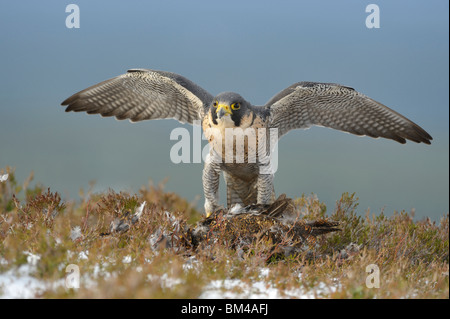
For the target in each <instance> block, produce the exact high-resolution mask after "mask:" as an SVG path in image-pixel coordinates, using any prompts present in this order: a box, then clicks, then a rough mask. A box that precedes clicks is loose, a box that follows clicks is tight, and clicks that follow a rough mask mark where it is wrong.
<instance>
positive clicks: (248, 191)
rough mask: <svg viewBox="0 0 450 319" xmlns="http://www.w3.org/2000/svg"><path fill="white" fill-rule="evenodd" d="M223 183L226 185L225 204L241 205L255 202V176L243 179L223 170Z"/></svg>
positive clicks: (229, 205)
mask: <svg viewBox="0 0 450 319" xmlns="http://www.w3.org/2000/svg"><path fill="white" fill-rule="evenodd" d="M223 176H224V178H225V184H226V185H227V206H228V208H230V207H231V206H233V205H234V204H241V205H243V206H247V205H251V204H255V203H256V200H257V178H254V179H252V180H250V181H244V180H242V179H240V178H238V177H234V176H233V175H231V174H229V173H227V172H225V171H224V172H223Z"/></svg>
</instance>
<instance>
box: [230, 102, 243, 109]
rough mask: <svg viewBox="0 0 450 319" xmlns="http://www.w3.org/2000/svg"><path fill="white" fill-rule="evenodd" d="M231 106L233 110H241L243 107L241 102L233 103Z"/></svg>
mask: <svg viewBox="0 0 450 319" xmlns="http://www.w3.org/2000/svg"><path fill="white" fill-rule="evenodd" d="M231 108H232V109H233V110H239V109H240V108H241V103H233V104H231Z"/></svg>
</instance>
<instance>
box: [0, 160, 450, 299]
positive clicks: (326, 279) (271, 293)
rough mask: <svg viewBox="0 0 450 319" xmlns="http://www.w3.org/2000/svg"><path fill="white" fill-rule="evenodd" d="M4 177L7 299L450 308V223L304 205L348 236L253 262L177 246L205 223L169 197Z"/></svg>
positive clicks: (259, 253)
mask: <svg viewBox="0 0 450 319" xmlns="http://www.w3.org/2000/svg"><path fill="white" fill-rule="evenodd" d="M6 173H8V178H7V179H6V177H4V178H2V181H1V182H0V212H1V214H0V297H2V298H449V278H448V273H449V268H448V262H449V245H448V241H449V217H448V214H447V215H445V216H443V217H442V218H441V220H440V221H436V222H434V221H431V220H429V219H423V220H415V219H414V216H413V212H386V213H377V214H370V213H369V212H366V211H364V210H361V209H359V208H358V199H357V197H356V195H355V194H347V193H344V194H343V195H342V197H341V198H340V199H338V200H337V201H336V206H335V207H334V208H333V209H330V208H327V207H325V205H324V204H323V203H321V202H320V201H319V200H318V199H317V197H316V196H314V195H309V196H305V195H301V194H300V195H299V198H297V199H295V205H296V209H297V210H298V212H299V214H300V215H301V216H302V218H304V219H307V220H314V219H318V218H329V219H331V220H336V221H339V222H340V227H341V229H342V231H340V232H335V233H331V234H327V235H324V236H322V237H320V238H319V240H318V241H317V243H316V244H315V245H314V246H313V247H309V248H308V249H306V250H305V251H304V253H302V254H297V255H294V256H287V257H283V258H273V257H272V256H271V255H270V253H269V249H268V247H267V245H268V243H266V242H261V241H260V242H255V243H253V244H252V245H250V246H249V247H248V248H247V249H245V250H234V249H233V248H232V247H231V246H230V245H229V243H227V242H226V241H224V240H216V241H214V242H213V243H211V244H209V245H205V246H199V247H197V248H196V249H195V250H194V249H191V248H186V247H181V246H178V245H175V244H174V243H175V241H176V240H178V241H179V240H181V239H180V237H182V234H183V232H182V231H181V230H182V229H183V227H193V226H194V225H195V224H196V222H198V221H199V220H201V218H202V215H201V212H199V211H198V210H197V209H196V208H195V205H193V204H191V203H189V202H188V201H186V200H185V199H183V198H180V197H179V196H178V195H177V194H174V193H170V192H165V191H164V188H163V186H162V185H156V186H155V185H152V184H150V185H148V186H145V187H142V188H141V190H140V191H139V193H138V194H129V193H124V192H120V193H117V192H114V191H112V190H110V191H108V192H105V193H102V194H94V193H92V192H90V191H87V192H86V193H82V194H81V200H78V201H72V200H62V199H61V197H60V195H59V194H58V193H56V192H53V191H52V190H51V189H50V188H45V187H43V186H42V185H40V184H36V185H35V186H33V187H30V180H31V178H29V179H28V180H26V181H25V182H23V183H19V182H18V181H16V179H15V176H14V172H13V170H12V169H11V168H6V169H3V170H0V176H5V174H6ZM144 202H145V203H146V204H144V205H143V203H144ZM139 210H141V213H142V214H141V217H140V218H139V220H138V221H137V222H136V223H134V224H130V227H129V229H127V230H126V231H120V232H119V231H112V232H111V223H112V222H113V221H115V220H116V221H117V218H120V217H121V216H124V214H125V213H126V212H129V213H131V214H135V213H136V212H138V211H139ZM116 224H117V223H116ZM163 237H164V238H165V240H164V241H161V238H163ZM78 274H79V277H77V276H78ZM77 278H79V281H77ZM77 283H79V288H73V286H74V285H75V286H76V285H77Z"/></svg>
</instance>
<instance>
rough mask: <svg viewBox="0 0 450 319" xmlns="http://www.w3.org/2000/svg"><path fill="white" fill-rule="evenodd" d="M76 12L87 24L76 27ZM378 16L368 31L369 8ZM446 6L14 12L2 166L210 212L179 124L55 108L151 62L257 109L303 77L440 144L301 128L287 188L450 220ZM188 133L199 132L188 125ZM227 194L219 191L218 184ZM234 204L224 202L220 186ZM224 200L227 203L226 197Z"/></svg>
mask: <svg viewBox="0 0 450 319" xmlns="http://www.w3.org/2000/svg"><path fill="white" fill-rule="evenodd" d="M69 3H76V4H77V5H78V6H79V7H80V11H81V28H80V29H68V28H66V26H65V20H66V16H67V15H68V13H66V12H65V8H66V5H68V4H69ZM370 3H376V4H378V6H379V8H380V14H381V15H380V17H381V28H380V29H368V28H366V26H365V20H366V17H367V15H368V13H366V12H365V8H366V6H367V5H368V4H370ZM448 7H449V3H448V1H444V0H434V1H406V0H404V1H361V0H354V1H332V0H330V1H241V0H239V1H225V2H223V3H219V2H218V1H92V0H90V1H81V0H79V1H72V2H69V1H67V2H64V1H2V2H1V4H0V46H1V50H0V66H1V69H0V70H1V71H0V168H4V167H6V166H7V165H11V166H14V167H15V168H16V174H17V175H18V177H19V179H24V178H25V177H26V176H28V174H29V173H30V172H31V171H34V173H35V180H37V181H39V182H42V183H43V184H44V185H45V186H50V187H51V189H52V190H53V191H58V192H60V193H62V194H63V195H64V196H65V197H66V198H74V199H76V198H77V196H78V190H79V189H80V188H84V189H86V188H88V183H89V181H91V180H95V181H96V187H95V190H98V191H100V190H105V189H107V188H109V187H111V188H113V189H115V190H121V189H124V190H130V191H137V190H138V189H139V187H140V186H141V185H146V184H147V183H148V180H149V178H150V179H152V180H153V181H155V182H159V181H161V180H162V179H164V178H165V177H169V181H168V183H167V185H166V189H167V190H171V191H176V192H178V193H179V194H181V195H182V196H184V197H186V198H187V199H188V200H190V201H194V199H195V198H196V197H197V198H198V205H199V206H201V204H202V201H203V195H202V187H201V171H202V167H203V164H179V165H176V164H173V163H171V161H170V157H169V152H170V148H171V147H172V146H173V144H174V143H175V142H174V141H170V140H169V135H170V132H171V130H172V129H173V128H175V127H178V126H179V123H178V122H176V121H173V120H165V121H153V122H148V121H147V122H140V123H136V124H130V123H129V122H128V121H122V122H120V121H116V120H115V119H113V118H101V117H100V116H88V115H86V114H78V113H76V114H75V113H65V112H64V109H63V107H61V106H60V105H59V104H60V103H61V101H62V100H64V99H65V98H67V97H68V96H70V95H71V94H73V93H75V92H77V91H79V90H81V89H84V88H86V87H88V86H90V85H93V84H95V83H97V82H100V81H102V80H105V79H108V78H111V77H113V76H116V75H119V74H122V73H124V72H125V71H126V70H127V69H129V68H134V67H143V68H153V69H160V70H167V71H172V72H177V73H180V74H182V75H184V76H186V77H188V78H190V79H192V80H193V81H194V82H196V83H198V84H199V85H201V86H202V87H204V88H205V89H207V90H208V91H210V92H211V93H212V94H217V93H219V92H221V91H229V90H232V91H237V92H239V93H240V94H241V95H243V96H244V97H245V98H247V99H248V100H249V101H251V102H253V103H254V104H264V103H265V102H266V101H267V100H268V99H269V98H270V97H271V96H272V95H274V94H275V93H277V92H278V91H280V90H281V89H283V88H285V87H287V86H289V85H290V84H292V83H294V82H297V81H305V80H307V81H322V82H337V83H341V84H345V85H348V86H352V87H354V88H355V89H357V90H358V91H360V92H362V93H364V94H366V95H368V96H370V97H372V98H374V99H376V100H378V101H380V102H382V103H384V104H386V105H388V106H390V107H391V108H393V109H395V110H396V111H398V112H400V113H401V114H403V115H405V116H407V117H408V118H410V119H411V120H412V121H414V122H416V123H418V124H419V125H421V126H422V127H423V128H425V129H426V130H427V131H428V132H429V133H430V134H431V135H432V136H433V138H434V141H433V144H432V145H431V146H428V145H424V144H415V143H412V142H410V143H407V144H406V145H401V144H398V143H396V142H393V141H390V140H380V139H377V140H375V139H371V138H368V137H357V136H353V135H349V134H343V133H341V132H337V131H334V130H331V129H325V128H316V127H315V128H312V129H310V130H306V131H295V132H291V133H290V134H288V135H287V136H285V137H284V138H283V139H282V140H281V142H280V144H279V169H278V172H277V174H276V179H275V180H276V182H275V187H276V191H277V193H282V192H285V193H287V194H288V195H289V196H299V195H301V194H302V193H305V194H310V193H315V194H317V196H318V198H319V199H320V200H321V201H324V202H325V203H326V204H327V206H328V210H329V211H331V210H333V208H334V205H335V201H336V200H337V199H338V198H339V197H340V195H341V194H342V193H343V192H356V193H357V196H358V197H359V198H360V207H359V211H360V213H364V212H365V211H366V210H367V208H369V207H370V211H371V212H372V213H375V214H378V213H380V211H381V210H383V209H384V212H385V213H386V214H392V212H393V211H394V210H403V209H405V210H407V211H410V210H411V209H412V208H415V210H416V216H417V217H418V218H422V217H424V216H429V217H431V218H432V219H436V220H437V219H439V218H440V217H441V216H443V215H444V214H446V213H448V211H449V208H448V207H449V195H448V191H449V94H448V92H449V91H448V85H449V83H448V82H449V81H448V79H449V77H448V75H449V74H448V72H449V71H448V70H449V63H448V61H449V59H448V57H449V51H448V47H449V42H448V36H449V34H448V33H449V32H448V22H449V19H448V9H449V8H448ZM186 127H187V128H188V129H189V130H190V127H189V126H186ZM222 190H223V187H222ZM221 194H222V195H223V194H224V192H223V191H222V193H221ZM222 201H223V197H222Z"/></svg>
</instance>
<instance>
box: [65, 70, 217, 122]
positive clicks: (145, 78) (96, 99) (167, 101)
mask: <svg viewBox="0 0 450 319" xmlns="http://www.w3.org/2000/svg"><path fill="white" fill-rule="evenodd" d="M212 99H213V96H212V95H211V94H209V93H208V92H207V91H205V90H204V89H202V88H201V87H199V86H198V85H197V84H195V83H193V82H192V81H190V80H188V79H186V78H185V77H183V76H181V75H178V74H175V73H170V72H164V71H154V70H146V69H132V70H129V71H128V72H127V73H125V74H122V75H119V76H117V77H115V78H112V79H109V80H106V81H104V82H101V83H98V84H96V85H94V86H91V87H89V88H87V89H85V90H83V91H80V92H78V93H76V94H74V95H72V96H71V97H69V98H68V99H66V100H65V101H64V102H62V103H61V105H67V108H66V112H70V111H75V112H87V113H88V114H101V115H102V116H115V117H116V118H117V119H119V120H124V119H130V120H131V121H132V122H137V121H143V120H151V119H169V118H173V119H176V120H178V121H180V122H182V123H186V122H187V123H191V124H192V122H193V121H194V120H201V119H202V118H203V115H204V114H205V109H206V108H207V107H208V106H209V104H210V103H211V101H212Z"/></svg>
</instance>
